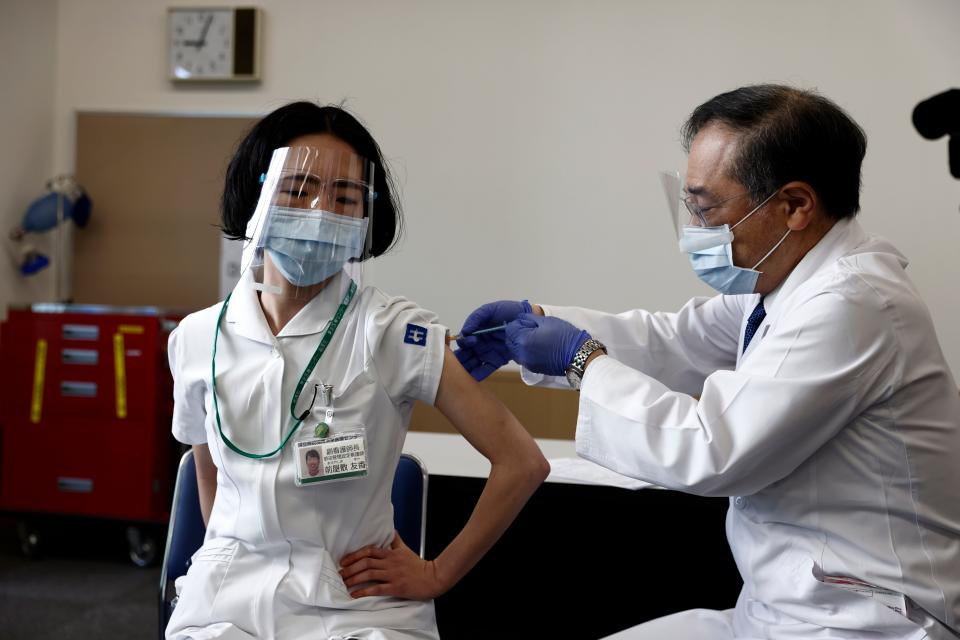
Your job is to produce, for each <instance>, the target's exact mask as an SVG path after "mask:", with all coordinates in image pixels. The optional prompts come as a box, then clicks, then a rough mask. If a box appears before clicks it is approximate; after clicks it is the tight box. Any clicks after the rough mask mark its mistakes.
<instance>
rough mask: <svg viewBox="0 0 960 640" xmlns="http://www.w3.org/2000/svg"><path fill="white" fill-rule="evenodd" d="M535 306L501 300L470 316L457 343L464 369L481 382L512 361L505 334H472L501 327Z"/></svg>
mask: <svg viewBox="0 0 960 640" xmlns="http://www.w3.org/2000/svg"><path fill="white" fill-rule="evenodd" d="M531 311H533V307H531V306H530V303H529V302H527V301H526V300H519V301H518V300H498V301H496V302H488V303H487V304H485V305H483V306H482V307H479V308H478V309H477V310H476V311H474V312H473V313H471V314H470V315H469V316H467V320H466V322H464V323H463V328H462V329H460V334H461V335H462V336H463V337H462V338H460V339H459V340H457V347H458V349H457V350H456V351H454V352H453V353H454V355H455V356H457V360H459V361H460V364H462V365H463V368H464V369H466V370H467V371H468V372H470V375H471V376H473V377H474V379H476V380H477V381H480V380H483V379H484V378H486V377H487V376H489V375H490V374H491V373H493V372H494V371H496V370H497V369H499V368H500V367H502V366H503V365H505V364H507V363H508V362H510V352H509V351H508V350H507V345H506V336H505V335H504V332H503V331H491V332H490V333H484V334H481V335H479V336H472V335H470V334H471V333H473V332H474V331H479V330H480V329H489V328H490V327H497V326H500V325H502V324H504V323H506V322H512V321H513V320H515V319H516V318H517V316H519V315H520V314H521V313H530V312H531Z"/></svg>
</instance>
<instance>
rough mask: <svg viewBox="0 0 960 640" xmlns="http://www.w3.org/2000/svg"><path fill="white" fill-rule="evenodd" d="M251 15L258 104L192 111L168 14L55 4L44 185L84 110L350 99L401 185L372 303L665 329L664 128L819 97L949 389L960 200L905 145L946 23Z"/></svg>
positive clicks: (956, 46) (956, 78) (596, 12)
mask: <svg viewBox="0 0 960 640" xmlns="http://www.w3.org/2000/svg"><path fill="white" fill-rule="evenodd" d="M257 4H258V5H259V6H261V7H262V8H263V10H264V14H265V32H264V42H265V45H266V50H265V55H264V71H263V77H264V80H263V82H262V84H261V85H259V86H256V87H253V88H250V87H239V86H228V87H219V88H197V87H175V86H172V85H171V84H170V83H169V82H168V81H167V79H166V74H165V69H164V63H165V48H164V47H165V44H164V36H165V20H166V8H167V6H168V3H167V2H166V1H161V0H141V1H138V2H129V1H128V0H61V2H60V4H59V20H58V25H59V27H58V28H59V31H58V35H57V52H58V57H57V82H56V103H55V104H56V108H55V114H54V117H53V121H52V122H53V127H54V131H55V132H56V136H55V140H54V161H55V165H56V168H58V169H62V170H66V169H69V168H71V165H72V158H73V146H72V145H73V142H72V134H73V117H74V112H75V111H76V110H78V109H110V110H132V111H138V110H149V111H157V110H161V111H162V110H168V111H178V112H226V113H235V112H243V113H249V112H264V111H267V110H269V109H272V108H274V107H276V106H279V105H280V104H282V103H284V102H286V101H288V100H291V99H294V98H314V99H319V100H321V101H339V100H341V99H343V98H347V99H348V106H349V107H351V108H352V109H354V110H355V111H356V112H357V113H358V114H360V115H361V117H362V118H363V119H364V120H365V121H366V122H367V123H368V124H369V125H370V127H371V129H372V130H373V132H374V134H375V136H376V137H377V138H378V140H379V141H380V143H381V145H382V147H383V149H384V150H385V152H386V154H387V155H388V156H389V158H390V160H391V161H392V162H393V165H394V168H395V169H396V172H397V176H398V177H399V179H400V182H401V183H402V185H403V196H404V202H405V205H406V213H407V235H406V240H405V242H404V244H403V245H402V246H401V247H400V249H399V250H398V251H396V252H395V253H394V254H393V255H391V256H389V257H386V258H383V259H381V260H380V261H378V263H377V264H375V265H374V266H373V267H371V272H372V275H373V277H374V278H375V280H376V282H377V283H378V284H379V285H380V286H381V287H382V288H384V289H385V290H387V291H390V292H395V293H402V294H405V295H407V296H409V297H411V298H413V299H415V300H417V301H418V302H420V303H421V304H422V305H424V306H426V307H428V308H432V309H434V310H436V311H437V312H438V313H439V314H440V316H441V318H442V319H443V320H444V321H445V322H447V323H449V324H451V325H455V326H457V325H459V323H460V322H461V321H462V319H463V318H464V316H465V315H466V314H467V313H468V312H469V311H470V310H471V309H472V308H473V307H474V306H475V305H476V304H478V303H480V302H483V301H486V300H489V299H492V298H497V297H520V296H525V297H529V298H530V299H532V300H535V301H543V302H555V303H568V304H580V305H586V306H594V307H599V308H605V309H611V310H614V309H624V308H628V307H632V306H645V307H650V308H674V307H677V306H679V305H680V304H681V303H682V301H684V300H685V299H686V298H687V297H689V296H690V295H693V294H699V293H706V291H707V290H706V288H705V287H704V286H702V285H700V284H699V283H698V282H697V281H696V279H695V278H694V276H693V275H692V274H691V273H690V270H689V267H688V265H687V264H686V262H685V260H684V258H683V256H681V255H680V254H679V253H678V252H677V250H676V245H675V242H674V239H673V235H672V231H671V227H670V225H669V223H668V220H667V216H666V215H665V209H664V202H663V197H662V195H661V193H660V190H659V185H658V183H657V179H656V171H657V170H658V169H660V168H664V167H678V166H681V165H682V164H683V155H682V152H681V150H680V148H679V146H678V144H677V139H678V134H677V131H678V127H679V125H680V123H681V122H682V121H683V119H684V117H685V116H686V114H688V113H689V111H690V110H691V109H692V108H693V107H694V106H695V105H697V104H698V103H700V102H702V101H703V100H705V99H707V98H709V97H711V96H712V95H714V94H716V93H718V92H720V91H724V90H727V89H731V88H734V87H736V86H739V85H743V84H748V83H756V82H765V81H775V82H786V83H791V84H796V85H799V86H802V87H816V88H819V89H820V90H821V91H822V92H823V93H825V94H826V95H827V96H829V97H831V98H833V99H834V100H836V101H837V102H838V103H839V104H840V105H842V106H843V107H845V108H846V109H848V110H849V111H850V113H851V114H852V115H853V116H854V117H855V118H856V119H857V120H858V121H859V122H860V123H861V124H862V125H863V127H864V128H865V129H866V131H867V134H868V136H869V139H870V145H869V151H868V154H867V160H866V163H865V167H864V196H863V209H864V211H863V214H862V222H863V224H864V225H865V226H866V227H867V228H868V229H870V230H873V231H876V232H879V233H881V234H884V235H886V236H888V237H891V238H892V239H894V240H895V241H896V243H897V244H898V245H899V246H900V248H901V249H902V250H903V251H904V252H905V253H906V254H907V255H908V256H909V257H910V258H912V260H913V262H912V266H911V268H910V273H911V274H912V276H913V278H914V280H915V281H916V283H917V285H918V287H919V288H920V290H921V292H922V293H923V295H924V296H925V297H926V299H927V301H928V303H929V304H930V307H931V309H932V311H933V314H934V317H935V320H936V323H937V329H938V332H939V334H940V337H941V340H942V343H943V345H944V349H945V351H946V353H947V356H948V359H949V361H950V363H951V365H952V367H953V369H954V371H956V372H960V329H958V323H957V318H958V317H960V296H958V295H957V294H956V290H957V288H956V280H957V278H958V276H960V267H958V264H957V260H956V255H957V252H956V246H957V244H958V242H960V216H958V211H957V207H958V204H960V182H958V181H955V180H953V179H952V178H951V177H950V176H949V174H948V171H947V162H946V143H945V141H943V140H941V141H938V142H928V141H924V140H922V139H921V138H920V137H919V136H918V135H917V134H916V133H915V132H914V131H913V129H912V126H911V123H910V113H911V110H912V108H913V106H914V105H915V104H916V102H918V101H919V100H920V99H922V98H925V97H927V96H930V95H932V94H934V93H937V92H939V91H941V90H944V89H946V88H948V87H950V86H960V65H958V61H960V38H958V37H957V27H958V25H960V3H958V2H955V1H953V0H913V1H908V0H902V1H897V0H844V1H836V2H828V1H826V0H823V1H820V2H805V3H796V2H787V1H782V2H772V1H768V0H731V1H728V2H723V3H718V2H711V1H707V0H698V1H693V0H688V1H685V2H668V1H662V2H659V1H658V2H654V1H649V2H639V1H628V0H623V1H614V0H606V1H602V0H601V1H596V2H586V1H581V2H573V1H563V0H526V1H523V2H520V1H513V0H490V1H487V2H473V3H467V2H450V1H449V0H423V1H420V2H414V1H402V2H388V1H385V0H379V1H378V0H342V1H340V2H333V1H331V2H322V3H321V2H313V1H306V0H305V1H302V2H295V1H293V0H287V1H283V0H261V1H259V2H257ZM4 126H9V125H4ZM36 128H37V130H38V131H42V129H43V126H42V125H38V126H37V127H36ZM4 162H10V159H9V158H7V159H5V160H4ZM572 255H580V256H585V258H584V259H582V260H580V261H574V260H572V259H571V258H570V256H572Z"/></svg>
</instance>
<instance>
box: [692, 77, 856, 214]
mask: <svg viewBox="0 0 960 640" xmlns="http://www.w3.org/2000/svg"><path fill="white" fill-rule="evenodd" d="M711 124H720V125H722V126H724V127H727V128H729V129H730V130H732V131H733V132H734V133H736V134H738V135H739V144H738V148H737V150H736V153H735V155H734V158H733V159H732V160H731V162H730V165H731V166H729V167H727V168H726V171H727V174H728V175H729V176H730V177H731V178H733V179H734V180H736V181H737V182H739V183H741V184H743V185H744V186H745V187H746V188H747V189H748V190H749V191H750V193H751V196H752V197H753V200H754V202H755V203H756V202H760V201H761V200H763V199H764V198H766V197H768V196H769V195H770V194H771V193H773V192H774V191H776V190H777V189H779V188H780V187H782V186H783V185H784V184H786V183H788V182H790V181H792V180H799V181H802V182H806V183H807V184H809V185H810V186H811V187H813V189H814V191H816V192H817V195H818V196H819V198H820V201H821V203H822V205H823V208H824V210H825V211H826V212H827V214H828V215H829V216H830V217H832V218H835V219H838V220H839V219H843V218H852V217H853V216H855V215H856V214H857V212H858V211H859V210H860V185H861V178H860V165H861V164H862V162H863V156H864V154H865V153H866V151H867V136H866V134H865V133H864V132H863V129H861V128H860V126H859V125H858V124H857V123H856V122H854V121H853V119H852V118H851V117H850V116H849V115H847V113H846V112H845V111H844V110H843V109H841V108H840V107H838V106H837V105H836V104H834V103H833V102H831V101H830V100H828V99H827V98H824V97H823V96H821V95H819V94H817V93H815V92H813V91H806V90H802V89H795V88H793V87H787V86H783V85H776V84H760V85H753V86H748V87H741V88H739V89H735V90H733V91H729V92H727V93H721V94H720V95H718V96H715V97H713V98H711V99H710V100H707V101H706V102H704V103H703V104H701V105H700V106H699V107H697V108H696V109H694V110H693V113H692V114H691V115H690V117H689V118H688V119H687V121H686V123H684V125H683V128H682V129H681V137H682V140H683V146H684V149H686V151H687V152H688V153H689V151H690V145H691V144H692V143H693V139H694V138H695V137H696V135H697V133H699V132H700V130H702V129H703V128H704V127H706V126H708V125H711Z"/></svg>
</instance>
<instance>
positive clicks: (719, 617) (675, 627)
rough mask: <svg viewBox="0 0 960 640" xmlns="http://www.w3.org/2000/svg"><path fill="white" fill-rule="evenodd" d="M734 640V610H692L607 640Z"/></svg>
mask: <svg viewBox="0 0 960 640" xmlns="http://www.w3.org/2000/svg"><path fill="white" fill-rule="evenodd" d="M733 637H734V636H733V609H727V610H726V611H713V610H712V609H692V610H690V611H681V612H680V613H674V614H672V615H669V616H664V617H662V618H657V619H656V620H651V621H650V622H644V623H643V624H639V625H637V626H635V627H630V628H629V629H624V630H623V631H619V632H617V633H615V634H613V635H612V636H607V638H606V639H605V640H725V639H726V638H733Z"/></svg>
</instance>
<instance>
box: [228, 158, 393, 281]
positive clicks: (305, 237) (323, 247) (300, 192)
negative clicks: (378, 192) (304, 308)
mask: <svg viewBox="0 0 960 640" xmlns="http://www.w3.org/2000/svg"><path fill="white" fill-rule="evenodd" d="M373 170H374V168H373V163H372V162H370V161H369V160H367V159H366V158H363V157H362V156H359V155H357V154H356V153H352V152H349V151H344V150H343V149H342V148H341V145H335V144H331V145H330V146H329V147H282V148H280V149H277V150H276V151H274V152H273V158H272V159H271V161H270V168H269V170H268V171H267V173H266V174H265V176H264V177H263V178H262V179H263V188H262V190H261V192H260V200H259V202H258V203H257V208H256V211H255V212H254V214H253V217H252V218H251V219H250V222H249V223H248V225H247V238H248V240H247V241H246V243H245V245H244V249H243V256H242V259H241V273H246V272H247V271H249V272H251V274H252V276H251V277H252V280H253V286H254V288H255V289H257V290H259V291H260V292H261V295H268V296H281V297H286V298H292V299H298V300H310V299H312V298H313V297H315V296H317V295H320V294H322V295H323V296H324V297H336V298H338V299H342V298H343V297H344V296H345V295H346V294H347V291H348V290H349V289H350V288H351V284H353V285H355V288H356V290H360V289H362V286H363V262H362V261H361V258H363V256H364V255H367V254H368V252H369V249H370V246H371V242H372V212H373V200H374V192H373Z"/></svg>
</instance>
